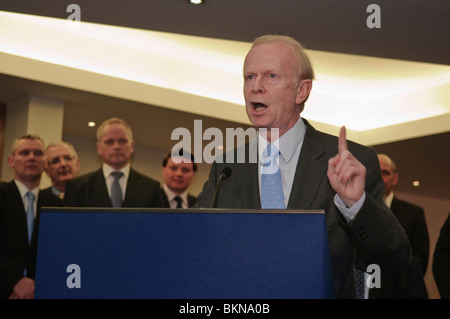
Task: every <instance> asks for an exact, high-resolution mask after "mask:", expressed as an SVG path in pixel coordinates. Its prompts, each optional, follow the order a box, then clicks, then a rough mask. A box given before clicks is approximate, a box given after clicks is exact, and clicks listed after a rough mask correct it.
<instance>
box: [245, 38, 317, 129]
mask: <svg viewBox="0 0 450 319" xmlns="http://www.w3.org/2000/svg"><path fill="white" fill-rule="evenodd" d="M305 83H306V84H307V85H306V87H305V86H304V84H305ZM305 89H306V90H307V91H305ZM310 90H311V81H310V80H302V81H300V80H299V79H298V66H297V63H296V59H295V54H294V49H293V47H292V46H291V45H290V44H288V43H284V42H272V43H262V44H259V45H257V46H255V47H254V48H253V49H251V50H250V52H249V53H248V54H247V57H246V59H245V62H244V97H245V104H246V111H247V116H248V117H249V119H250V122H251V123H252V124H253V126H255V127H256V128H278V129H279V135H280V136H281V135H283V134H284V133H285V132H286V131H288V130H289V129H290V128H291V127H292V126H294V125H295V123H296V122H297V120H298V118H299V114H300V108H299V105H300V104H301V103H302V102H303V101H304V100H305V99H306V97H307V95H306V96H305V94H309V91H310Z"/></svg>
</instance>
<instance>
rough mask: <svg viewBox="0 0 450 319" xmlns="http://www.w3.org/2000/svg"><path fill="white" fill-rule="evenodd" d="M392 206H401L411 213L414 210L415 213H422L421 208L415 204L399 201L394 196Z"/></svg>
mask: <svg viewBox="0 0 450 319" xmlns="http://www.w3.org/2000/svg"><path fill="white" fill-rule="evenodd" d="M392 205H398V206H402V207H404V208H406V209H408V210H411V211H413V210H416V211H423V208H422V207H420V206H419V205H416V204H413V203H410V202H407V201H405V200H403V199H400V198H398V197H395V196H394V199H393V201H392ZM391 207H392V206H391Z"/></svg>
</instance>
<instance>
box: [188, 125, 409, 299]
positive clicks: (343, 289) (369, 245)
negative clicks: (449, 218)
mask: <svg viewBox="0 0 450 319" xmlns="http://www.w3.org/2000/svg"><path fill="white" fill-rule="evenodd" d="M305 124H306V126H307V128H306V134H305V139H304V141H303V146H302V149H301V153H300V157H299V159H298V164H297V169H296V172H295V177H294V182H293V186H292V190H291V194H290V197H289V202H288V207H287V209H299V210H309V209H312V210H324V211H325V214H326V222H327V229H328V241H329V247H330V254H331V264H332V269H333V276H334V282H335V293H336V297H337V298H354V297H355V291H354V280H353V270H352V269H353V265H355V267H356V268H358V269H360V270H366V268H367V266H368V265H369V264H373V263H375V264H378V265H379V266H380V268H381V272H382V273H383V272H385V273H386V274H396V273H399V272H400V271H401V270H402V268H403V267H404V266H406V264H407V263H408V262H409V260H410V257H411V253H410V246H409V242H408V239H407V237H406V234H405V232H404V230H403V229H402V227H401V226H400V224H399V222H398V221H397V219H396V218H395V217H394V215H393V214H392V212H391V211H390V209H389V208H388V207H387V206H386V205H385V204H384V203H383V202H382V197H383V193H384V183H383V180H382V179H381V174H380V165H379V162H378V159H377V156H376V153H375V151H374V150H373V149H371V148H367V147H365V146H362V145H359V144H356V143H352V142H349V143H348V144H349V150H350V152H352V154H353V155H354V156H355V157H356V158H357V159H358V160H359V161H360V162H361V163H362V164H363V165H364V166H365V167H366V169H367V175H366V200H365V202H364V204H363V206H362V208H361V210H360V211H359V213H358V214H357V216H356V217H355V218H354V219H353V220H352V221H351V222H350V223H348V224H347V222H346V220H345V219H344V218H343V216H342V214H341V213H340V211H339V210H338V209H337V207H336V206H335V204H334V196H335V194H336V193H335V191H334V190H333V188H332V187H331V185H330V183H329V181H328V177H327V168H328V160H329V159H330V158H331V157H333V156H335V155H336V154H337V152H338V141H337V137H335V136H331V135H328V134H325V133H322V132H319V131H316V130H315V129H314V128H313V127H312V126H311V125H310V124H309V123H308V122H307V121H305ZM246 147H248V144H247V145H246ZM236 153H237V152H235V154H236ZM223 162H224V163H217V162H214V163H213V164H212V167H211V171H210V175H209V180H208V181H207V182H206V183H205V185H204V187H203V190H202V192H201V193H200V194H199V196H198V202H197V205H196V206H197V207H210V206H211V202H212V197H213V194H214V190H215V186H216V183H217V180H218V178H219V176H220V174H221V172H222V169H223V168H224V167H230V168H231V169H232V175H231V177H229V178H228V179H226V180H224V181H223V183H221V186H220V189H219V193H218V197H217V207H218V208H250V209H252V208H253V209H258V208H261V204H260V195H259V183H258V164H257V163H249V162H248V161H246V163H236V161H234V163H225V157H224V160H223Z"/></svg>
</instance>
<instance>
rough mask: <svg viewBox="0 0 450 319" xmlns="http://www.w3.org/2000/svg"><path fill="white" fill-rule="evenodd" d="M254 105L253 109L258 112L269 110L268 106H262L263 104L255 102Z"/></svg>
mask: <svg viewBox="0 0 450 319" xmlns="http://www.w3.org/2000/svg"><path fill="white" fill-rule="evenodd" d="M252 104H253V108H254V109H255V110H256V111H260V110H264V109H266V108H267V105H265V104H262V103H259V102H253V103H252Z"/></svg>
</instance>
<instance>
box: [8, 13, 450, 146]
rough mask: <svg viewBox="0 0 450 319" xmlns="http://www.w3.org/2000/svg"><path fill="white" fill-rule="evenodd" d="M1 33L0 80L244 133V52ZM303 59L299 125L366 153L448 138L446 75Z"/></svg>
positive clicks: (56, 29)
mask: <svg viewBox="0 0 450 319" xmlns="http://www.w3.org/2000/svg"><path fill="white" fill-rule="evenodd" d="M0 25H1V27H0V73H4V74H9V75H12V76H15V77H22V78H28V79H32V80H34V81H41V82H46V83H51V84H57V85H60V86H66V87H69V88H73V89H77V90H81V91H85V90H88V91H91V92H93V93H97V94H102V95H107V96H114V97H116V98H121V99H125V100H133V101H136V102H141V103H145V104H148V105H157V106H160V107H165V108H170V109H174V110H179V111H183V112H190V113H193V114H200V115H203V116H209V117H213V118H220V119H223V120H229V121H233V122H237V123H244V124H249V121H248V117H247V115H246V112H245V107H244V105H245V102H244V98H243V94H242V87H243V77H242V65H243V61H244V58H245V55H246V54H247V52H248V50H249V49H250V47H251V43H248V42H242V41H231V40H221V39H212V38H206V37H195V36H187V35H181V34H174V33H167V32H157V31H151V30H141V29H132V28H124V27H118V26H109V25H100V24H95V23H87V22H80V25H79V27H77V28H72V27H70V26H68V25H67V23H66V20H65V19H55V18H47V17H41V16H32V15H25V14H17V13H10V12H4V11H0ZM86 48H89V49H88V50H87V49H86ZM306 51H307V53H308V55H309V57H310V59H311V61H312V64H313V65H314V68H315V74H316V81H314V83H313V90H312V93H311V96H310V97H309V99H308V102H307V103H306V106H305V110H304V111H303V113H302V115H303V116H304V117H305V118H307V119H308V120H310V121H311V122H312V123H314V125H316V127H317V128H319V129H321V130H323V131H325V132H327V133H330V134H336V132H338V129H337V128H339V127H340V126H342V125H345V126H346V127H347V129H348V133H349V134H350V135H349V138H352V139H354V140H356V141H358V142H360V143H365V144H368V145H371V144H380V143H386V142H387V141H394V140H398V139H406V138H413V137H418V136H421V135H426V134H436V133H439V132H444V131H448V129H449V126H448V123H449V119H450V66H449V65H439V64H431V63H421V62H413V61H402V60H394V59H385V58H375V57H368V56H357V55H351V54H340V53H331V52H323V51H317V50H306ZM119 62H120V63H119ZM91 83H95V85H94V86H93V85H91ZM380 129H382V130H380ZM351 134H353V135H351Z"/></svg>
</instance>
